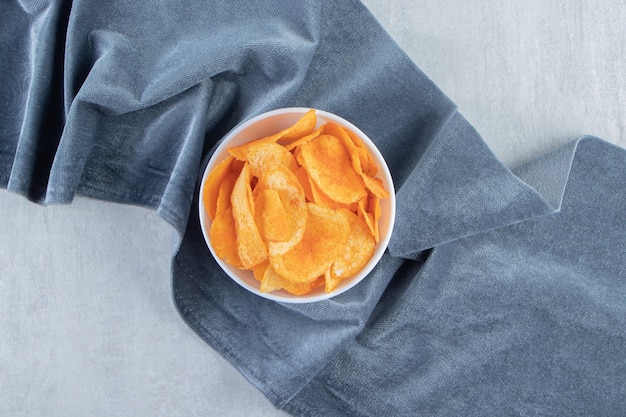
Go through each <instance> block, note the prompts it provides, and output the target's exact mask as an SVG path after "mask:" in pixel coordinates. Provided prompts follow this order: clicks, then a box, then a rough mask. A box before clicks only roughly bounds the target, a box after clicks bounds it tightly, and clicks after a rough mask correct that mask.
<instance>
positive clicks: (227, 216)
mask: <svg viewBox="0 0 626 417" xmlns="http://www.w3.org/2000/svg"><path fill="white" fill-rule="evenodd" d="M228 152H229V153H230V155H229V156H228V157H227V158H226V159H224V161H222V162H220V163H218V164H217V165H216V166H215V167H214V168H213V170H212V171H211V172H209V174H208V176H207V179H206V180H205V183H204V184H203V190H202V201H203V204H204V207H205V210H206V211H207V215H208V217H209V218H210V219H211V220H212V224H211V228H210V232H209V238H210V240H211V243H212V246H213V248H214V250H215V254H216V255H217V256H218V257H220V258H222V259H224V260H225V261H226V262H227V263H229V264H230V265H232V266H234V267H236V268H240V269H248V270H251V272H252V274H253V275H254V278H255V279H256V280H257V281H259V289H260V291H262V292H271V291H279V290H282V291H286V292H288V293H290V294H294V295H303V294H307V293H309V292H311V291H313V290H314V289H316V288H318V287H323V288H324V291H326V292H333V291H335V289H336V288H337V287H338V286H339V285H340V284H341V283H342V282H343V281H344V280H346V279H348V278H350V277H352V276H354V275H356V274H357V273H358V272H359V271H361V270H362V269H363V268H364V267H365V265H367V263H368V262H369V261H370V259H371V257H372V256H373V253H374V249H375V246H376V244H377V242H378V241H379V239H380V231H379V227H378V222H379V218H380V216H381V205H380V200H381V199H384V198H387V197H389V192H388V191H387V190H386V188H385V184H384V183H383V181H382V180H381V179H380V178H377V177H375V175H376V173H377V171H378V166H377V165H376V163H375V161H374V158H373V157H372V155H371V154H370V152H369V151H368V148H367V147H366V146H365V145H364V144H363V143H362V141H361V140H360V138H359V137H358V135H356V134H355V133H354V132H352V131H350V130H349V129H347V128H344V127H343V126H340V125H338V124H336V123H333V122H328V123H324V124H321V125H318V122H317V116H316V114H315V111H314V110H310V111H308V112H307V113H306V114H305V115H303V116H302V117H301V118H300V119H299V120H298V121H297V122H296V123H295V124H293V125H292V126H290V127H288V128H286V129H283V130H281V131H279V132H277V133H275V134H273V135H270V136H266V137H263V138H260V139H256V140H252V141H250V142H248V143H245V144H243V145H240V146H235V147H232V148H230V149H228Z"/></svg>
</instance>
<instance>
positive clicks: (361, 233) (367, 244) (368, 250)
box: [326, 210, 376, 292]
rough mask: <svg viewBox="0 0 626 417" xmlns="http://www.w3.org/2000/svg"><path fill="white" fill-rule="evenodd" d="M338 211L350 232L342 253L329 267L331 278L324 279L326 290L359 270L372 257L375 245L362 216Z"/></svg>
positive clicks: (348, 211)
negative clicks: (347, 224)
mask: <svg viewBox="0 0 626 417" xmlns="http://www.w3.org/2000/svg"><path fill="white" fill-rule="evenodd" d="M339 213H340V214H341V215H342V216H344V218H345V219H346V220H347V221H348V223H349V224H350V234H349V235H348V240H347V241H346V245H345V248H344V250H343V252H342V254H341V255H340V256H339V257H338V258H337V259H336V260H335V262H333V264H332V266H331V268H330V278H331V279H329V278H328V277H327V279H326V291H327V292H330V291H332V290H334V289H335V287H336V286H337V284H339V282H340V281H342V280H343V279H345V278H347V277H350V276H352V275H354V274H356V273H357V272H359V271H360V270H361V269H362V268H363V267H364V266H365V264H367V262H368V261H369V260H370V258H371V257H372V254H373V253H374V247H375V246H376V242H375V240H374V236H372V234H371V233H370V229H369V228H368V227H367V224H365V221H363V219H362V218H360V217H359V216H357V215H356V214H355V213H353V212H352V211H350V210H340V211H339Z"/></svg>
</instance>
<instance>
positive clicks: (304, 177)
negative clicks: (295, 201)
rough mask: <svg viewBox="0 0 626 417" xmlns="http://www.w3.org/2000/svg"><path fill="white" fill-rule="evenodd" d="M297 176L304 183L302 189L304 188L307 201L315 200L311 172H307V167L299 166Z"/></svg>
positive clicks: (301, 183)
mask: <svg viewBox="0 0 626 417" xmlns="http://www.w3.org/2000/svg"><path fill="white" fill-rule="evenodd" d="M295 174H296V178H298V181H299V182H300V185H302V190H304V197H305V199H306V201H308V202H313V201H314V199H313V190H311V182H310V181H309V174H307V173H306V169H304V167H299V168H298V169H297V170H296V172H295Z"/></svg>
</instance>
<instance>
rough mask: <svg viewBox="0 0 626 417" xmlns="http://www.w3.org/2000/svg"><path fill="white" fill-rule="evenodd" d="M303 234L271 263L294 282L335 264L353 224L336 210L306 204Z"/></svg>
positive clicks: (279, 272) (322, 272)
mask: <svg viewBox="0 0 626 417" xmlns="http://www.w3.org/2000/svg"><path fill="white" fill-rule="evenodd" d="M307 210H308V213H307V219H306V228H305V229H304V236H303V237H302V239H301V240H300V242H298V244H297V245H295V246H294V247H293V248H292V249H290V250H289V251H287V252H286V253H284V254H281V255H277V256H270V265H271V266H272V267H273V268H274V270H275V271H276V272H277V273H278V274H279V275H281V276H283V277H288V278H289V279H290V280H292V281H294V282H311V281H314V280H315V279H316V278H317V277H319V276H320V275H323V274H324V272H325V271H326V270H327V269H328V268H329V267H330V266H331V265H332V263H333V262H334V261H335V259H337V257H338V256H339V255H340V254H341V252H342V249H344V245H345V243H346V241H347V240H348V236H349V235H350V224H349V223H348V221H347V220H346V219H345V217H344V216H342V215H341V213H339V212H338V211H337V210H333V209H329V208H326V207H322V206H319V205H317V204H314V203H308V204H307Z"/></svg>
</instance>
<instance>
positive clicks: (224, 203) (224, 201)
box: [215, 171, 239, 215]
mask: <svg viewBox="0 0 626 417" xmlns="http://www.w3.org/2000/svg"><path fill="white" fill-rule="evenodd" d="M238 176H239V174H237V173H236V172H233V171H230V172H228V173H227V174H226V176H225V177H224V179H223V180H222V182H221V184H220V190H219V193H218V196H217V204H216V206H217V207H216V212H215V214H216V215H218V214H220V212H221V211H223V210H225V209H227V208H229V207H231V205H230V196H231V194H232V192H233V187H234V186H235V181H237V177H238Z"/></svg>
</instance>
